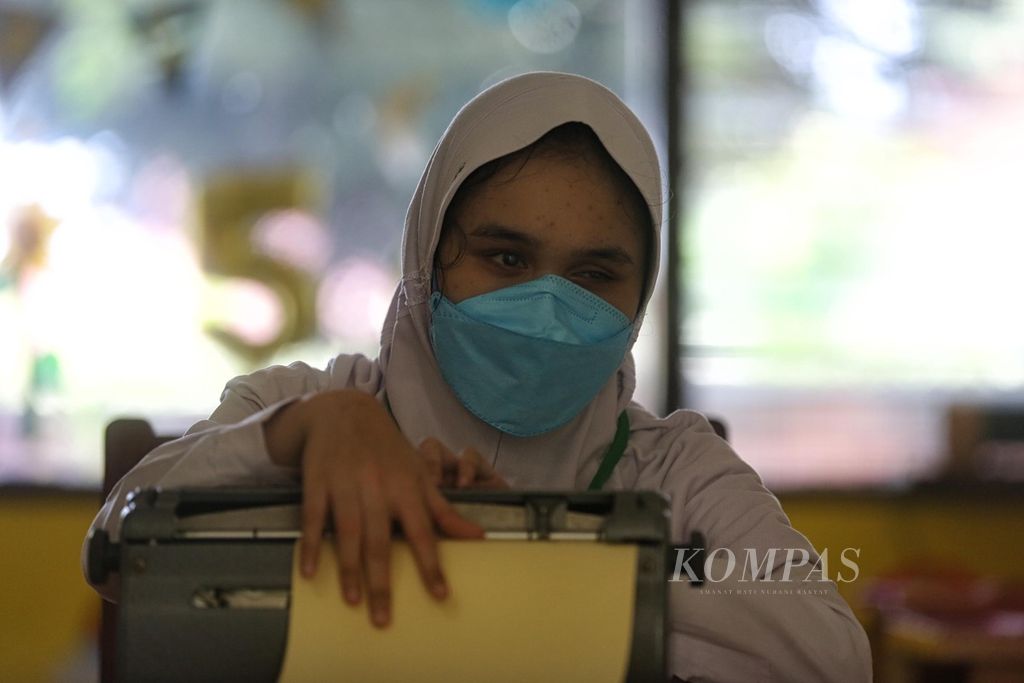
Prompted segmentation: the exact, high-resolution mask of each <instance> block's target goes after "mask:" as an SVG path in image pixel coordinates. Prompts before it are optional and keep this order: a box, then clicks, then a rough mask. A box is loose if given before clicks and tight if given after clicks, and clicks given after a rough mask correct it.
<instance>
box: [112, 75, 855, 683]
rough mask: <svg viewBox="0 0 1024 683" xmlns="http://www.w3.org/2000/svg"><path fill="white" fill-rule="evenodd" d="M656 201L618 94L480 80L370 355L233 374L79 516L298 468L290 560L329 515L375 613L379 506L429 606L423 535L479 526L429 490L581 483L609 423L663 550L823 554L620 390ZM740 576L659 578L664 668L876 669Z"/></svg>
mask: <svg viewBox="0 0 1024 683" xmlns="http://www.w3.org/2000/svg"><path fill="white" fill-rule="evenodd" d="M662 210H663V205H662V195H661V175H660V171H659V168H658V162H657V157H656V154H655V150H654V147H653V145H652V144H651V141H650V138H649V136H648V135H647V132H646V131H645V129H644V128H643V126H642V125H641V124H640V122H639V121H638V120H637V118H636V117H635V116H634V114H633V113H632V112H631V111H630V110H629V109H628V108H627V107H626V106H625V105H624V104H623V103H622V102H621V101H620V100H619V99H618V98H617V97H616V96H615V95H614V94H612V93H611V92H610V91H608V90H607V89H605V88H604V87H602V86H600V85H598V84H597V83H594V82H593V81H590V80H587V79H585V78H582V77H578V76H572V75H567V74H555V73H533V74H527V75H524V76H519V77H516V78H512V79H509V80H506V81H504V82H502V83H499V84H497V85H495V86H493V87H492V88H490V89H488V90H487V91H485V92H483V93H482V94H480V95H479V96H477V97H476V98H474V99H473V100H472V101H471V102H469V104H467V105H466V106H465V107H464V108H463V109H462V110H461V111H460V112H459V113H458V115H457V116H456V117H455V119H454V120H453V121H452V123H451V125H450V126H449V128H448V130H447V131H446V132H445V134H444V136H443V138H442V139H441V141H440V143H439V144H438V145H437V148H436V149H435V150H434V153H433V156H432V157H431V159H430V162H429V164H428V165H427V168H426V170H425V171H424V173H423V177H422V178H421V180H420V183H419V186H418V188H417V189H416V193H415V195H414V196H413V200H412V203H411V205H410V207H409V213H408V217H407V220H406V229H405V240H404V244H403V250H404V254H403V276H402V281H401V282H400V283H399V285H398V287H397V290H396V293H395V297H394V301H393V304H392V306H391V309H390V312H389V315H388V318H387V321H386V322H385V324H384V329H383V332H382V335H381V350H380V355H379V357H378V358H377V359H376V360H370V359H367V358H365V357H363V356H357V355H340V356H338V357H337V358H335V359H334V360H333V361H332V362H331V363H330V364H329V365H328V366H327V368H326V369H325V370H316V369H313V368H310V367H309V366H307V365H305V364H302V363H294V364H292V365H290V366H288V367H272V368H268V369H265V370H261V371H259V372H256V373H253V374H252V375H248V376H244V377H239V378H236V379H234V380H232V381H231V382H229V383H228V385H227V388H226V389H225V391H224V394H223V396H222V399H221V404H220V406H219V407H218V408H217V409H216V410H215V411H214V413H213V414H212V415H211V416H210V418H209V419H208V420H204V421H202V422H200V423H198V424H196V425H195V426H193V427H192V428H191V429H190V430H189V432H188V434H187V435H186V436H185V437H183V438H182V439H179V440H178V441H175V442H172V443H169V444H166V445H164V446H163V447H161V448H159V449H157V450H156V451H154V452H153V453H151V454H150V455H149V456H147V457H146V458H145V459H144V460H143V461H142V462H141V463H140V464H139V465H138V467H136V468H135V469H134V470H132V472H130V473H129V474H128V475H127V476H126V477H125V478H124V480H122V481H121V482H120V483H119V484H118V486H116V487H115V489H114V490H113V492H112V493H111V495H110V498H109V499H108V501H107V503H106V505H105V506H104V507H103V509H102V510H101V511H100V513H99V515H98V516H97V517H96V520H95V521H94V523H93V527H94V528H104V529H106V530H107V531H108V532H109V533H110V534H111V537H112V538H116V537H117V535H118V530H119V529H118V524H119V517H118V512H119V511H120V509H121V507H122V505H123V504H124V499H125V496H126V495H127V492H129V491H131V490H133V489H134V488H135V487H138V486H156V485H159V486H163V487H181V486H207V485H259V486H276V485H295V483H296V482H301V484H302V487H303V528H302V548H301V553H302V567H303V571H304V573H306V574H307V575H309V574H311V573H312V572H313V571H314V570H315V566H316V564H317V559H318V558H317V552H318V548H319V545H320V543H319V541H320V538H321V536H322V532H323V528H324V524H325V520H327V519H328V518H330V519H331V520H332V521H333V523H334V527H335V529H336V530H337V533H336V534H335V544H336V551H337V554H338V557H339V565H340V572H341V576H340V577H339V581H340V585H341V593H342V594H343V596H344V598H345V599H346V600H347V601H348V602H350V603H352V604H357V603H359V602H360V601H361V600H362V599H363V597H364V596H365V598H366V601H367V603H368V605H369V610H370V614H371V618H372V620H373V621H374V623H375V624H377V625H378V626H385V625H386V624H387V623H388V620H389V615H390V598H389V577H388V557H389V544H390V528H391V523H392V521H393V520H397V521H398V522H399V523H400V524H401V526H402V528H403V531H404V534H405V536H406V538H407V539H408V542H409V543H410V545H411V547H412V550H413V554H414V556H415V557H416V561H417V563H418V566H419V570H420V573H421V575H422V578H423V581H424V584H425V586H426V588H427V589H428V590H429V591H431V592H432V593H433V595H434V596H435V597H437V598H438V599H439V600H440V599H444V598H445V596H446V595H447V594H448V591H449V587H448V585H447V584H446V582H445V579H444V575H443V573H442V567H441V566H440V563H439V560H438V555H437V552H436V535H437V534H438V533H441V534H444V535H447V536H453V537H463V538H472V537H477V536H479V535H480V534H481V530H480V529H479V528H478V527H476V526H475V525H474V524H472V523H470V522H468V521H466V520H463V519H462V518H460V517H459V516H458V514H457V513H456V512H455V511H454V510H453V508H451V507H450V506H449V505H448V503H447V502H446V501H445V499H444V498H443V497H442V495H441V494H440V493H439V490H438V486H439V485H440V484H445V485H449V486H450V485H457V486H481V487H505V486H512V487H515V488H522V489H541V488H547V489H573V488H577V489H583V488H587V487H588V485H590V484H591V483H592V482H593V480H594V478H595V474H596V473H597V471H598V468H599V465H600V463H601V460H602V458H603V456H604V455H605V453H606V451H608V449H609V445H610V444H612V442H613V441H614V440H615V437H616V435H617V433H619V434H621V435H622V436H628V442H627V446H626V448H625V451H624V454H623V455H622V457H621V459H620V460H619V462H618V464H617V465H616V466H615V468H614V469H613V470H612V471H611V473H610V476H609V477H608V478H607V480H606V481H605V482H604V483H603V486H604V488H606V489H654V490H659V491H662V492H664V493H665V494H667V495H668V496H669V497H670V498H671V500H672V540H673V541H674V542H676V543H681V542H682V539H683V538H687V537H688V536H689V533H690V531H691V530H694V529H697V530H700V531H701V532H703V533H704V534H705V535H706V537H707V539H708V543H709V545H710V547H711V549H715V548H725V549H729V550H731V551H732V552H733V554H734V555H735V557H736V558H737V559H738V560H739V561H740V562H742V561H744V558H746V557H747V554H748V553H749V552H751V550H750V549H753V552H754V553H755V554H756V557H757V558H764V557H766V556H768V551H769V550H770V549H773V548H774V549H779V550H778V553H779V556H778V561H777V562H774V563H771V565H770V566H768V565H765V566H763V567H761V571H762V572H764V571H768V572H769V573H770V575H771V578H772V579H774V580H779V579H781V578H782V575H783V572H789V569H787V568H786V567H785V566H784V562H783V559H784V555H785V553H786V552H787V550H789V549H794V551H795V552H801V553H802V552H806V553H808V555H809V556H810V557H811V558H812V559H813V558H816V557H817V554H816V553H815V551H814V549H813V548H812V547H811V545H810V544H809V543H808V541H807V539H805V538H804V537H803V536H802V535H800V534H799V533H798V532H797V531H795V530H794V529H793V528H792V527H791V526H790V524H789V522H788V519H787V518H786V516H785V514H783V512H782V509H781V508H780V507H779V503H778V501H777V500H776V499H775V497H774V496H772V494H771V493H770V492H768V491H767V490H766V489H765V488H764V486H763V485H762V483H761V481H760V479H759V478H758V476H757V474H756V473H755V472H754V471H753V470H752V469H751V468H750V467H749V466H747V465H746V464H745V463H744V462H743V461H742V460H740V459H739V457H737V456H736V455H735V454H734V453H733V451H732V450H731V449H730V448H729V446H728V444H726V443H725V442H724V441H722V440H721V439H719V438H718V437H717V436H716V435H715V434H714V432H713V431H712V430H711V428H710V426H709V425H708V423H707V421H706V420H705V419H704V418H703V417H702V416H701V415H699V414H697V413H694V412H689V411H678V412H675V413H673V414H672V415H669V416H668V417H665V418H659V417H656V416H655V415H652V414H651V413H650V412H648V411H647V410H645V409H644V408H643V407H641V406H640V405H638V404H636V403H634V402H632V401H631V397H632V393H633V388H634V368H633V361H632V358H631V356H630V354H629V349H630V347H631V346H632V344H633V342H634V341H635V339H636V337H637V334H638V332H639V330H640V324H641V321H642V319H643V314H644V307H645V306H646V304H647V301H648V298H649V297H650V294H651V290H652V288H653V284H654V281H655V277H656V270H657V264H658V244H659V231H660V227H661V222H662ZM456 452H458V453H459V455H456ZM721 557H725V555H724V554H721ZM805 571H806V567H805ZM719 573H720V574H721V573H722V572H719ZM747 578H748V579H749V578H750V573H748V574H747ZM739 579H740V572H739V571H735V572H733V574H732V575H731V576H730V577H729V578H725V579H724V580H723V581H721V582H720V583H717V584H716V588H721V589H723V590H721V591H718V593H719V594H717V595H711V594H709V593H708V592H705V593H701V592H700V591H697V590H694V589H692V588H690V586H689V585H688V584H687V583H685V582H681V583H672V584H671V585H670V605H669V609H670V627H671V634H670V640H669V649H670V668H671V670H672V673H673V674H674V675H676V676H678V677H680V678H683V679H689V680H709V681H712V680H713V681H717V680H721V681H747V680H777V681H863V680H868V679H869V678H870V654H869V651H868V646H867V640H866V638H865V635H864V632H863V630H862V629H861V627H860V625H859V624H858V623H857V621H856V620H855V619H854V617H853V615H852V614H851V612H850V610H849V608H848V607H847V605H846V604H845V603H844V602H843V600H842V598H841V597H839V595H838V594H837V592H836V589H835V585H834V584H833V583H831V582H829V581H824V582H819V581H815V582H814V583H813V584H812V585H813V588H814V590H813V591H804V594H797V591H792V592H791V594H789V595H780V594H771V593H770V592H766V593H759V592H758V591H752V592H753V593H759V594H756V595H753V594H745V595H739V594H738V592H739V591H734V594H733V595H728V594H725V593H727V591H726V590H724V589H727V588H737V587H740V588H742V587H746V588H750V587H751V586H750V584H739V583H737V581H738V580H739ZM773 585H778V584H773ZM98 588H99V589H100V590H101V591H102V590H103V588H104V587H98ZM451 590H455V591H457V590H458V586H453V587H451Z"/></svg>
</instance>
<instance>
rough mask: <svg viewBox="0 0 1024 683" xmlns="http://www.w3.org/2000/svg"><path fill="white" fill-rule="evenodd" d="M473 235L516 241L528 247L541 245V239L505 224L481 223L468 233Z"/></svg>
mask: <svg viewBox="0 0 1024 683" xmlns="http://www.w3.org/2000/svg"><path fill="white" fill-rule="evenodd" d="M469 234H470V235H472V236H473V237H486V238H489V239H498V240H504V241H506V242H516V243H518V244H523V245H526V246H529V247H534V248H536V247H539V246H541V241H540V240H539V239H537V238H536V237H534V236H533V235H528V234H526V233H525V232H521V231H519V230H515V229H514V228H510V227H508V226H506V225H499V224H497V223H487V224H485V225H481V226H480V227H478V228H477V229H476V230H474V231H473V232H471V233H469Z"/></svg>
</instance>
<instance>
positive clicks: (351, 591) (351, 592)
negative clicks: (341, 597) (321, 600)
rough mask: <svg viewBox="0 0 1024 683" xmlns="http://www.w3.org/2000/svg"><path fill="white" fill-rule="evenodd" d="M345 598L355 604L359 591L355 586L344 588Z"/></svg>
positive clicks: (357, 600)
mask: <svg viewBox="0 0 1024 683" xmlns="http://www.w3.org/2000/svg"><path fill="white" fill-rule="evenodd" d="M345 599H346V600H348V601H349V603H350V604H353V605H355V604H356V603H358V602H359V591H358V590H356V589H355V588H346V589H345Z"/></svg>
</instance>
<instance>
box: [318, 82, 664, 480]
mask: <svg viewBox="0 0 1024 683" xmlns="http://www.w3.org/2000/svg"><path fill="white" fill-rule="evenodd" d="M573 121H578V122H582V123H585V124H587V125H588V126H590V128H591V129H593V131H594V132H595V133H596V134H597V136H598V138H599V139H600V140H601V142H602V143H603V144H604V146H605V148H606V149H607V150H608V152H609V153H610V154H611V156H612V157H613V158H614V159H615V160H616V161H617V162H618V164H619V165H620V166H621V167H622V169H623V170H624V171H625V172H626V173H627V174H628V175H629V177H630V178H631V179H632V180H633V182H634V183H635V184H636V186H637V187H638V188H639V190H640V192H641V193H642V195H643V197H644V199H645V200H646V201H647V204H648V205H649V206H650V210H651V220H652V225H654V226H655V235H653V237H652V240H651V245H652V249H654V250H655V253H654V254H652V258H651V259H650V263H651V264H652V266H651V272H649V273H648V274H647V282H646V283H645V285H646V286H645V288H644V291H645V292H646V294H645V299H644V301H643V302H641V307H640V312H639V313H638V314H637V318H636V325H635V326H634V332H633V339H631V343H632V342H633V341H635V339H636V335H637V333H638V332H639V329H640V323H641V321H642V319H643V314H644V309H645V308H646V305H647V298H646V297H649V296H650V292H651V290H652V289H653V283H654V280H655V278H656V276H657V273H656V270H655V269H656V267H657V263H658V255H657V248H658V244H659V241H660V240H659V233H660V226H661V222H662V220H661V214H662V198H661V173H660V170H659V167H658V160H657V154H656V152H655V148H654V145H653V144H652V142H651V139H650V136H649V135H648V134H647V131H646V130H645V129H644V127H643V125H642V124H641V123H640V121H639V120H638V119H637V117H636V115H634V114H633V112H632V111H630V110H629V108H628V107H626V105H625V104H623V102H622V101H621V100H620V99H619V98H618V97H617V96H616V95H615V94H614V93H612V92H611V91H610V90H608V89H607V88H605V87H604V86H602V85H600V84H598V83H596V82H594V81H592V80H589V79H587V78H583V77H581V76H576V75H571V74H562V73H549V72H536V73H529V74H525V75H522V76H517V77H514V78H510V79H508V80H505V81H502V82H500V83H498V84H496V85H494V86H492V87H490V88H488V89H487V90H485V91H484V92H482V93H480V94H479V95H478V96H476V97H475V98H473V99H472V100H471V101H470V102H469V103H468V104H466V106H464V107H463V108H462V109H461V110H460V111H459V113H458V114H457V115H456V116H455V118H454V119H453V120H452V122H451V124H450V125H449V126H448V130H446V131H445V134H444V135H443V136H442V138H441V140H440V142H438V144H437V147H436V148H435V149H434V152H433V154H432V155H431V158H430V161H429V162H428V164H427V167H426V170H425V171H424V172H423V176H422V177H421V178H420V182H419V185H418V186H417V188H416V192H415V194H414V195H413V198H412V202H411V203H410V205H409V212H408V215H407V217H406V223H405V237H404V240H403V255H402V281H401V282H400V283H399V285H398V288H397V290H396V292H395V296H394V299H393V301H392V305H391V309H390V311H389V314H388V316H387V320H386V321H385V323H384V329H383V331H382V334H381V351H380V359H379V368H380V371H381V372H382V374H383V382H382V385H381V386H380V387H379V390H378V395H379V396H380V397H381V398H384V397H386V398H387V401H388V403H389V405H390V408H391V411H392V414H393V415H394V417H395V419H396V421H397V422H398V425H399V427H400V428H401V429H402V431H403V433H404V434H405V435H406V436H407V437H408V438H409V439H410V440H411V441H412V442H413V443H414V444H417V443H419V441H420V440H422V439H424V438H426V437H428V436H433V437H436V438H438V439H439V440H440V441H441V442H442V443H444V444H446V445H447V446H448V447H449V448H451V449H453V450H455V451H456V452H459V451H461V450H462V449H464V448H466V447H472V448H475V449H476V450H477V451H479V452H480V453H481V454H482V455H483V456H484V457H485V458H487V459H489V460H490V462H492V464H494V466H495V467H496V468H497V470H498V472H500V473H501V474H502V475H503V476H505V478H506V479H508V480H509V482H510V483H511V484H512V485H513V486H514V487H517V488H585V487H586V486H587V485H588V483H589V481H590V478H591V477H592V476H593V474H594V472H595V471H596V469H597V467H598V465H599V462H600V459H601V457H602V455H603V454H604V452H605V451H606V450H607V448H608V446H609V444H610V443H611V441H612V438H613V436H614V434H615V428H616V420H617V418H618V416H619V413H621V412H622V411H623V410H625V408H626V406H627V405H628V404H629V402H630V400H631V398H632V395H633V389H634V386H635V369H634V365H633V358H632V355H631V354H629V353H627V354H626V358H625V360H624V361H623V363H622V365H621V366H620V367H619V369H618V370H617V372H616V373H615V374H614V375H613V376H612V377H611V378H610V379H609V381H608V382H607V383H606V384H605V386H604V387H603V388H602V389H601V390H600V392H599V393H598V395H597V396H596V397H595V398H594V399H593V400H592V401H591V402H590V403H589V404H588V405H587V406H586V408H584V409H583V411H582V412H581V413H580V414H579V415H577V416H576V417H575V418H574V419H572V420H571V421H570V422H569V423H567V424H566V425H563V426H562V427H559V428H558V429H555V430H553V431H551V432H548V433H545V434H541V435H539V436H534V437H513V436H510V435H508V434H504V433H502V432H500V431H499V430H497V429H495V428H494V427H491V426H490V425H488V424H486V423H484V422H482V421H481V420H479V419H478V418H476V417H475V416H473V415H472V414H471V413H469V412H468V411H467V410H466V409H465V408H464V407H463V406H462V404H461V403H460V402H459V400H458V398H457V397H456V396H455V394H454V393H453V392H452V390H451V389H450V388H449V386H448V384H447V383H446V382H445V380H444V379H443V378H442V376H441V374H440V372H439V370H438V367H437V363H436V361H435V358H434V352H433V349H432V346H431V343H430V331H429V330H430V307H429V303H428V301H429V296H430V287H431V271H432V268H433V263H434V251H435V249H436V248H437V244H438V240H439V238H440V233H441V225H442V221H443V218H444V214H445V210H446V209H447V207H448V204H449V202H450V201H451V200H452V198H453V196H454V195H455V192H456V191H457V190H458V188H459V186H460V184H461V183H462V182H463V181H464V180H465V179H466V177H467V176H468V175H469V174H470V173H472V172H473V171H474V170H475V169H477V168H479V167H480V166H482V165H483V164H485V163H487V162H488V161H491V160H493V159H497V158H498V157H501V156H504V155H506V154H509V153H511V152H514V151H516V150H519V149H522V148H523V147H525V146H527V145H529V144H531V143H532V142H534V141H536V140H537V139H539V138H540V137H541V136H543V135H544V134H545V133H547V132H548V131H549V130H551V129H552V128H555V127H556V126H559V125H561V124H563V123H568V122H573ZM342 358H344V357H341V358H339V359H338V361H342ZM353 369H354V368H353ZM339 370H342V369H341V368H338V367H335V368H334V371H335V372H336V373H337V372H338V371H339ZM342 372H343V374H347V373H344V371H343V370H342ZM357 374H358V373H357ZM373 374H376V373H373Z"/></svg>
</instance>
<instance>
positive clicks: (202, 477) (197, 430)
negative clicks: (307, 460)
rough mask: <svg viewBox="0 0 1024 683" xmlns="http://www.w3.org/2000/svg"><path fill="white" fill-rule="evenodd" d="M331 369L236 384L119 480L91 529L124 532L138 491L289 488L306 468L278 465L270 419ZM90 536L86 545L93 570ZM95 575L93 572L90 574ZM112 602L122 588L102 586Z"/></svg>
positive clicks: (271, 372) (277, 370)
mask: <svg viewBox="0 0 1024 683" xmlns="http://www.w3.org/2000/svg"><path fill="white" fill-rule="evenodd" d="M328 382H329V372H328V371H324V370H317V369H314V368H311V367H310V366H308V365H306V364H304V363H292V364H291V365H289V366H287V367H284V366H274V367H270V368H267V369H265V370H260V371H258V372H255V373H253V374H251V375H245V376H242V377H236V378H235V379H233V380H231V381H230V382H228V384H227V386H226V387H225V389H224V392H223V393H222V394H221V402H220V405H219V406H218V407H217V409H216V410H214V411H213V414H211V415H210V417H209V418H208V419H206V420H201V421H199V422H197V423H196V424H194V425H192V427H191V428H190V429H189V430H188V431H187V432H186V433H185V435H184V436H183V437H181V438H180V439H176V440H174V441H170V442H168V443H165V444H163V445H161V446H160V447H159V448H156V449H155V450H153V451H152V452H151V453H149V454H148V455H147V456H146V457H145V458H143V459H142V460H141V461H140V462H139V464H138V465H136V466H135V467H134V468H133V469H132V470H131V471H130V472H128V474H126V475H125V476H124V478H123V479H121V481H119V482H118V483H117V484H115V485H114V488H113V489H112V490H111V491H110V494H109V496H108V497H107V500H106V502H105V503H104V504H103V507H101V508H100V511H99V513H98V514H97V515H96V517H95V519H94V520H93V522H92V525H91V527H90V528H89V534H88V536H91V535H92V532H93V531H94V530H97V529H103V530H105V531H106V532H107V533H108V534H109V535H110V538H111V540H117V539H118V538H119V537H120V531H121V514H120V513H121V510H122V508H123V507H124V505H125V500H126V498H127V497H128V494H129V493H130V492H132V491H134V490H135V489H137V488H150V487H156V486H161V487H167V488H175V487H184V486H210V487H215V486H288V485H293V484H295V483H296V482H297V478H298V471H297V470H294V469H292V468H285V467H280V466H278V465H275V464H274V463H273V462H272V461H271V460H270V456H269V454H268V453H267V445H266V441H265V440H264V437H263V425H264V423H265V422H266V421H267V420H268V419H269V418H270V417H271V416H272V415H274V414H275V413H276V412H277V411H278V410H280V409H281V408H282V407H284V406H286V405H288V404H289V403H291V402H292V401H294V400H296V399H298V398H300V397H302V396H303V395H305V394H308V393H312V392H317V391H323V390H324V389H325V388H327V385H328ZM88 536H87V537H86V541H85V543H84V544H83V546H82V569H83V572H85V569H86V558H87V550H88ZM86 577H87V578H88V573H86ZM94 587H95V588H96V590H97V591H99V592H100V593H101V594H102V595H103V596H104V597H105V598H107V599H112V598H113V596H114V595H115V594H116V585H115V584H107V585H103V586H94Z"/></svg>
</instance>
